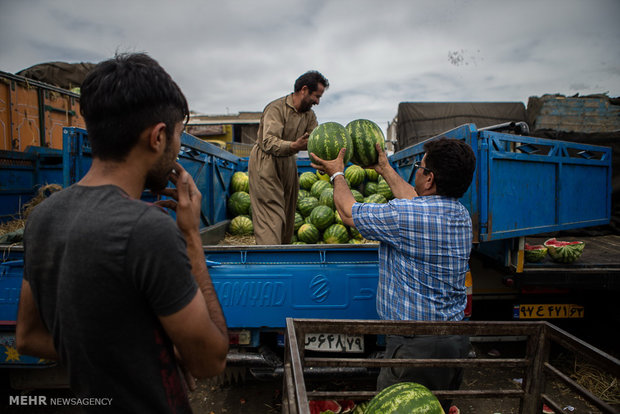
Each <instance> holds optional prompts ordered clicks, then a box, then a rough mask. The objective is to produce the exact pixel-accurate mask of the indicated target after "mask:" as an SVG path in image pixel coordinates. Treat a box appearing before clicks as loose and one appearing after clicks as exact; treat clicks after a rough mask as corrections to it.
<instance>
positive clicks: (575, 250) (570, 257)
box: [544, 238, 586, 263]
mask: <svg viewBox="0 0 620 414" xmlns="http://www.w3.org/2000/svg"><path fill="white" fill-rule="evenodd" d="M544 245H545V247H546V248H547V250H548V252H549V256H551V259H553V261H554V262H559V263H572V262H574V261H575V260H577V259H578V258H579V256H581V253H582V252H583V249H584V247H586V244H585V243H584V242H582V241H572V242H568V241H559V240H556V239H555V238H553V239H549V240H547V241H546V242H545V243H544Z"/></svg>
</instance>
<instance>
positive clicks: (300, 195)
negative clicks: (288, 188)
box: [297, 188, 310, 201]
mask: <svg viewBox="0 0 620 414" xmlns="http://www.w3.org/2000/svg"><path fill="white" fill-rule="evenodd" d="M309 196H310V191H308V190H304V189H303V188H300V189H299V192H298V193H297V201H299V200H301V199H302V198H306V197H309Z"/></svg>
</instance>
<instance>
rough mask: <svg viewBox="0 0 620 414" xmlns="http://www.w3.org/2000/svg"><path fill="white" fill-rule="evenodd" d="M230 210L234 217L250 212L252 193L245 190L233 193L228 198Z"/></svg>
mask: <svg viewBox="0 0 620 414" xmlns="http://www.w3.org/2000/svg"><path fill="white" fill-rule="evenodd" d="M228 211H230V213H231V214H232V216H233V217H236V216H240V215H242V214H248V213H249V211H250V195H249V194H248V193H246V192H245V191H237V192H235V193H232V194H231V196H230V197H229V198H228Z"/></svg>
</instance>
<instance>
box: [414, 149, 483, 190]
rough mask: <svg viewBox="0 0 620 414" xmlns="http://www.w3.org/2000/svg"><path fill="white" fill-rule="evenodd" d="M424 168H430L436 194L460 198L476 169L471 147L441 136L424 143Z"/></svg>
mask: <svg viewBox="0 0 620 414" xmlns="http://www.w3.org/2000/svg"><path fill="white" fill-rule="evenodd" d="M424 150H425V151H426V168H428V169H429V170H431V171H432V172H433V175H434V179H435V186H436V187H437V194H439V195H443V196H447V197H455V198H460V197H462V196H463V194H465V191H467V189H468V188H469V185H470V184H471V181H472V178H473V176H474V171H475V169H476V155H475V154H474V151H473V150H472V149H471V147H470V146H469V145H468V144H467V143H465V141H460V140H457V139H450V138H446V137H441V138H438V139H434V140H431V141H427V142H426V143H425V144H424Z"/></svg>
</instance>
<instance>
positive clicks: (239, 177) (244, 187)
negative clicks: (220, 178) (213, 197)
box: [230, 171, 250, 193]
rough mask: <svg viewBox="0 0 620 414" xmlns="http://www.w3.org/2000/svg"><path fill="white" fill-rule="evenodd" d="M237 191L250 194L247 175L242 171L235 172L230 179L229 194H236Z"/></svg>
mask: <svg viewBox="0 0 620 414" xmlns="http://www.w3.org/2000/svg"><path fill="white" fill-rule="evenodd" d="M238 191H245V192H246V193H249V192H250V181H249V179H248V173H246V172H244V171H237V172H236V173H234V174H233V176H232V178H231V179H230V192H231V193H236V192H238Z"/></svg>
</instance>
